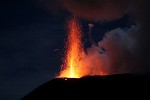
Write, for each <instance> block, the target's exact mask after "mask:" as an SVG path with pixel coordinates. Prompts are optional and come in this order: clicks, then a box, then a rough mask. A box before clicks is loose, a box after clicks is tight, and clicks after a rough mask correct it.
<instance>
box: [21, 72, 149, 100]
mask: <svg viewBox="0 0 150 100" xmlns="http://www.w3.org/2000/svg"><path fill="white" fill-rule="evenodd" d="M149 80H150V76H149V75H133V74H120V75H109V76H86V77H82V78H79V79H76V78H56V79H53V80H50V81H48V82H47V83H45V84H43V85H41V86H40V87H38V88H36V89H35V90H33V91H32V92H31V93H29V94H28V95H26V96H25V97H23V98H22V99H21V100H57V99H62V100H64V99H70V100H74V99H75V98H80V97H86V98H91V97H92V98H93V99H91V100H95V98H97V97H99V98H101V97H104V95H108V97H109V96H110V94H115V93H119V92H120V93H121V94H122V95H123V96H125V97H126V96H129V95H130V93H131V95H133V94H132V92H134V91H136V90H137V92H138V90H139V89H142V90H144V91H146V90H149ZM122 91H124V92H126V91H127V92H126V93H125V94H124V93H122ZM140 92H142V91H140ZM134 93H135V92H134ZM114 96H116V95H114ZM108 97H107V96H106V98H108ZM116 97H119V96H116Z"/></svg>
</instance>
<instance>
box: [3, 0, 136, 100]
mask: <svg viewBox="0 0 150 100" xmlns="http://www.w3.org/2000/svg"><path fill="white" fill-rule="evenodd" d="M41 3H42V2H41ZM41 3H40V0H39V2H35V1H31V0H3V1H0V93H1V94H0V100H17V99H19V98H21V97H23V96H25V95H26V94H27V93H29V92H30V91H32V90H33V89H35V88H36V87H38V86H40V85H41V84H43V83H44V82H46V81H48V80H51V79H53V78H55V76H56V75H57V74H58V73H59V70H60V65H61V64H62V60H61V58H62V56H63V48H64V40H65V36H66V26H65V25H66V18H67V17H70V16H71V13H70V12H68V11H67V10H65V9H63V8H61V9H59V8H57V6H58V5H56V4H55V0H52V1H51V2H49V3H48V4H50V8H46V7H45V6H44V4H43V5H41ZM53 4H54V5H53ZM52 5H53V6H52ZM55 6H56V7H55ZM89 23H93V24H95V27H94V29H93V34H92V36H93V40H94V41H96V42H98V41H100V40H101V39H102V37H103V36H104V33H105V32H107V31H110V30H113V29H115V28H117V27H121V28H124V27H129V26H131V25H132V24H133V23H134V21H131V20H130V19H129V18H128V15H125V16H123V17H121V18H120V19H117V20H114V21H109V22H94V21H89V20H86V19H81V24H82V25H83V31H84V36H85V37H84V38H85V39H86V38H87V37H88V35H87V33H88V24H89ZM85 46H87V47H88V43H86V42H85Z"/></svg>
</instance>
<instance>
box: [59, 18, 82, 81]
mask: <svg viewBox="0 0 150 100" xmlns="http://www.w3.org/2000/svg"><path fill="white" fill-rule="evenodd" d="M65 49H66V54H65V55H66V57H65V60H64V63H63V65H62V71H61V72H60V76H59V77H67V78H80V77H81V76H80V74H79V70H80V66H79V65H78V64H79V61H80V54H81V53H82V52H84V50H83V45H82V32H81V26H80V25H79V22H78V20H77V18H75V17H73V18H71V19H70V20H69V21H68V36H67V42H66V48H65Z"/></svg>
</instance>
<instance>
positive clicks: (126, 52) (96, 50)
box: [61, 0, 150, 75]
mask: <svg viewBox="0 0 150 100" xmlns="http://www.w3.org/2000/svg"><path fill="white" fill-rule="evenodd" d="M61 2H62V4H63V6H64V7H65V8H66V9H68V10H69V11H70V12H72V13H73V14H74V15H77V16H79V17H81V18H85V19H90V20H94V21H95V20H96V21H105V20H107V21H109V20H114V19H118V18H120V17H122V16H123V15H124V14H128V15H129V16H130V17H131V18H132V20H134V21H135V23H136V25H133V26H132V27H130V28H124V29H122V28H117V29H114V30H112V31H110V32H107V33H105V36H104V37H103V40H102V41H100V42H99V43H98V46H96V45H92V47H91V48H88V49H87V54H86V55H84V56H82V58H83V59H82V60H81V62H82V63H84V62H85V63H84V65H86V66H83V68H81V69H82V70H84V72H85V73H84V74H87V75H96V74H114V73H141V72H142V73H149V72H150V63H149V59H150V52H149V51H150V45H149V42H150V39H149V38H150V30H149V29H150V25H149V23H150V19H149V18H150V16H149V13H150V12H149V8H150V7H149V4H150V1H149V0H122V1H120V0H61ZM102 48H103V49H104V51H103V53H100V51H101V49H102Z"/></svg>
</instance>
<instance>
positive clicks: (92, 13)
mask: <svg viewBox="0 0 150 100" xmlns="http://www.w3.org/2000/svg"><path fill="white" fill-rule="evenodd" d="M60 1H61V3H62V5H63V6H64V7H65V8H66V9H67V10H69V11H70V12H72V13H73V14H74V15H77V16H80V17H82V18H85V19H90V20H91V19H92V20H112V19H118V18H120V17H122V16H123V15H124V13H126V11H127V8H128V5H129V4H128V3H129V0H122V1H120V0H60Z"/></svg>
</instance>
